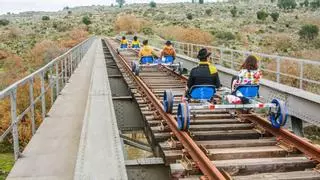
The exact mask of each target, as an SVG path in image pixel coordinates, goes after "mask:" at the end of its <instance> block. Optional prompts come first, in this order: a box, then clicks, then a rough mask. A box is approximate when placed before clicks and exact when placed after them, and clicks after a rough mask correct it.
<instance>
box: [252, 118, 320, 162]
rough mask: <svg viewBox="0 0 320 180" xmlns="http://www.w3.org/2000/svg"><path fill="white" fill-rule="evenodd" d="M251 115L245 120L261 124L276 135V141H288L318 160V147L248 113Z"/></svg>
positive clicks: (319, 149)
mask: <svg viewBox="0 0 320 180" xmlns="http://www.w3.org/2000/svg"><path fill="white" fill-rule="evenodd" d="M250 115H253V116H249V118H246V119H247V120H249V121H251V122H253V123H256V124H258V125H260V126H262V127H263V128H264V129H265V130H267V132H269V133H271V134H272V135H274V136H275V137H277V141H279V140H280V141H281V140H284V141H285V142H287V143H289V144H290V145H293V146H294V147H295V148H297V149H298V150H299V151H301V152H302V153H304V154H305V155H307V156H309V158H311V159H313V160H316V161H317V162H320V148H319V147H317V146H315V145H313V144H312V143H310V142H308V141H306V140H305V139H303V138H301V137H299V136H297V135H295V134H293V133H291V132H290V131H288V130H287V129H284V128H280V129H275V128H273V127H272V125H271V124H270V123H269V122H268V121H266V120H265V119H263V118H262V117H259V116H257V115H254V114H250Z"/></svg>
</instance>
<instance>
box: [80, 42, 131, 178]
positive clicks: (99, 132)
mask: <svg viewBox="0 0 320 180" xmlns="http://www.w3.org/2000/svg"><path fill="white" fill-rule="evenodd" d="M83 124H84V125H83V129H82V133H81V140H80V145H79V153H78V160H77V165H76V173H75V180H82V179H94V180H100V179H101V180H106V179H114V180H125V179H127V172H126V168H125V162H124V157H123V151H122V145H121V140H120V135H119V131H118V126H117V119H116V115H115V112H114V107H113V102H112V92H111V88H110V85H109V78H108V73H107V68H106V63H105V57H104V54H103V50H102V44H101V43H100V44H98V45H97V51H96V58H95V62H94V65H93V71H92V79H91V83H90V89H89V96H88V102H87V109H86V115H85V119H84V123H83Z"/></svg>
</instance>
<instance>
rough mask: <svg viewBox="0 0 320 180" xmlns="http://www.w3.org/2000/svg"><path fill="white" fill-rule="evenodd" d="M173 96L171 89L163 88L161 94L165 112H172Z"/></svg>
mask: <svg viewBox="0 0 320 180" xmlns="http://www.w3.org/2000/svg"><path fill="white" fill-rule="evenodd" d="M173 99H174V96H173V94H172V91H171V90H165V91H164V94H163V102H162V103H163V109H164V111H165V112H166V113H172V110H173Z"/></svg>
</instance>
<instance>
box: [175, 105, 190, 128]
mask: <svg viewBox="0 0 320 180" xmlns="http://www.w3.org/2000/svg"><path fill="white" fill-rule="evenodd" d="M177 122H178V129H179V130H182V131H187V130H188V129H189V126H190V111H189V105H188V103H187V102H186V103H180V104H179V105H178V112H177Z"/></svg>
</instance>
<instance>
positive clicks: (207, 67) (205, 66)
mask: <svg viewBox="0 0 320 180" xmlns="http://www.w3.org/2000/svg"><path fill="white" fill-rule="evenodd" d="M210 55H211V53H210V52H208V50H207V49H205V48H203V49H201V50H200V51H199V53H198V56H197V58H198V59H199V60H200V62H199V66H197V67H195V68H193V69H192V70H191V72H190V75H189V80H188V84H187V86H188V89H190V88H191V87H192V86H194V85H214V86H215V87H216V88H220V79H219V75H218V71H217V68H216V67H215V66H214V65H212V64H210V62H209V61H208V60H209V57H210Z"/></svg>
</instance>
